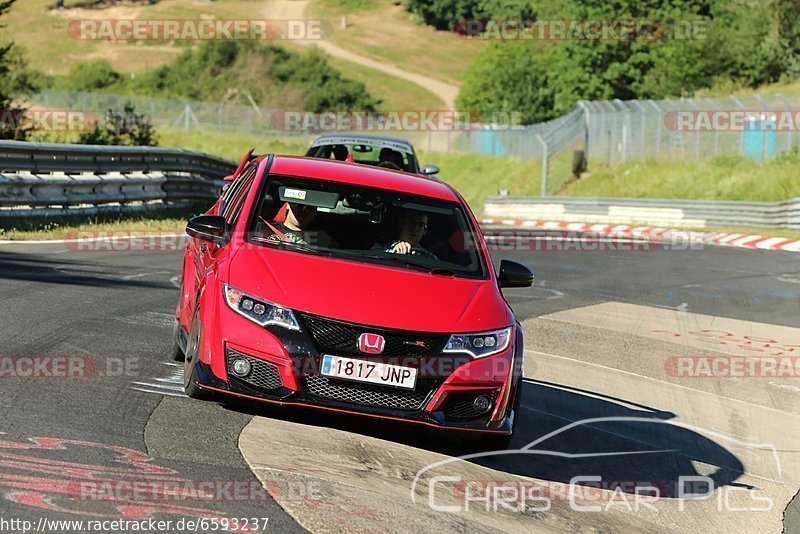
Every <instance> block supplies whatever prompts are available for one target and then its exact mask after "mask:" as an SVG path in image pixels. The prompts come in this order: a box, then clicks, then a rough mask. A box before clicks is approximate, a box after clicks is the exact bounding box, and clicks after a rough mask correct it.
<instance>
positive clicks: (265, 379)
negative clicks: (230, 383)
mask: <svg viewBox="0 0 800 534" xmlns="http://www.w3.org/2000/svg"><path fill="white" fill-rule="evenodd" d="M238 358H242V359H245V360H247V361H249V362H250V365H252V366H253V367H252V369H253V370H252V371H250V374H249V375H247V376H246V377H243V378H242V377H238V376H236V375H234V374H233V360H235V359H238ZM225 359H226V360H227V368H228V378H231V379H233V380H237V381H239V382H243V383H245V384H247V385H248V386H251V387H256V388H259V389H278V388H279V387H281V386H282V385H283V381H282V380H281V373H280V371H278V366H277V365H275V364H273V363H270V362H267V361H264V360H261V359H259V358H254V357H252V356H248V355H247V354H243V353H241V352H239V351H238V350H234V349H232V348H229V347H228V348H226V349H225Z"/></svg>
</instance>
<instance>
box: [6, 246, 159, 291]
mask: <svg viewBox="0 0 800 534" xmlns="http://www.w3.org/2000/svg"><path fill="white" fill-rule="evenodd" d="M3 280H14V281H21V282H38V283H46V284H56V285H72V286H87V287H119V288H126V287H131V288H132V287H137V288H139V287H145V288H159V289H173V286H172V285H171V284H170V283H169V282H152V281H148V280H143V279H130V280H125V279H123V278H120V276H119V267H118V266H114V265H110V264H109V265H107V264H100V263H94V262H90V261H85V260H81V261H72V260H68V259H64V258H54V259H48V258H46V257H43V256H42V255H38V254H26V253H20V252H6V251H2V252H0V281H3Z"/></svg>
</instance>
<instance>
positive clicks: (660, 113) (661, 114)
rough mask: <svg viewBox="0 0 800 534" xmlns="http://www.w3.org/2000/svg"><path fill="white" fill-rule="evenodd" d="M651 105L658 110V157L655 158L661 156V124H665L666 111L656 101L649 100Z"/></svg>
mask: <svg viewBox="0 0 800 534" xmlns="http://www.w3.org/2000/svg"><path fill="white" fill-rule="evenodd" d="M648 102H650V104H651V105H652V106H653V107H654V108H656V155H655V158H656V159H658V156H659V155H660V154H661V123H662V122H664V110H662V109H661V107H660V106H659V105H658V104H657V103H656V102H655V101H654V100H648Z"/></svg>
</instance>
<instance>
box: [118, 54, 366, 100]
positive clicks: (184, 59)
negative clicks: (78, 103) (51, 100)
mask: <svg viewBox="0 0 800 534" xmlns="http://www.w3.org/2000/svg"><path fill="white" fill-rule="evenodd" d="M232 88H235V92H234V93H233V96H234V97H236V98H243V96H242V95H244V94H245V93H248V94H249V95H250V96H252V98H253V99H254V100H255V101H256V102H257V103H259V105H262V106H266V107H271V106H275V107H277V106H280V105H283V102H280V99H284V100H285V99H286V98H287V97H286V95H287V94H292V95H293V98H295V99H299V100H302V104H301V105H302V107H303V108H304V109H306V110H308V111H324V110H367V111H373V110H374V109H375V107H376V106H377V104H378V103H379V101H378V100H376V99H374V98H372V97H370V96H369V94H368V93H367V90H366V87H365V86H364V84H363V83H360V82H356V81H353V80H350V79H347V78H345V77H344V76H342V74H341V73H340V72H339V71H337V70H336V69H334V68H333V67H331V66H330V65H329V64H328V61H327V59H326V58H325V56H324V55H323V54H322V53H321V52H318V51H317V50H315V49H312V50H309V51H304V52H302V53H301V52H294V51H289V50H287V49H285V48H282V47H280V46H276V45H273V44H260V43H252V42H234V41H223V42H207V43H204V44H203V45H201V46H199V47H197V48H196V49H191V50H186V51H185V52H183V53H182V54H181V55H180V56H179V57H178V58H177V59H176V60H175V62H173V63H171V64H169V65H165V66H163V67H161V68H158V69H156V70H154V71H151V72H149V73H146V74H144V75H140V76H137V77H136V79H135V80H129V81H125V82H124V83H122V82H120V83H119V84H117V86H116V89H118V90H122V91H127V92H129V93H131V94H141V95H151V96H159V97H171V98H188V99H193V100H205V101H221V100H225V99H227V98H229V97H231V94H232V93H231V89H232ZM246 102H248V100H243V101H242V103H246ZM276 104H277V105H276Z"/></svg>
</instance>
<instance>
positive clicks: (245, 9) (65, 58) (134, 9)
mask: <svg viewBox="0 0 800 534" xmlns="http://www.w3.org/2000/svg"><path fill="white" fill-rule="evenodd" d="M54 4H55V2H54V0H22V1H20V2H16V3H15V4H14V5H13V7H12V8H11V10H10V11H9V12H8V14H7V16H5V17H4V18H3V23H4V24H7V27H6V28H5V29H4V33H5V34H6V35H7V36H8V38H9V39H11V40H12V41H14V42H16V43H17V44H18V45H19V46H21V47H23V48H24V49H25V56H26V58H27V59H28V61H29V63H30V65H31V67H33V68H35V69H38V70H41V71H43V72H45V73H48V74H64V73H66V72H67V71H69V69H70V68H71V67H72V66H73V65H75V64H76V63H80V62H85V61H90V60H94V59H107V60H108V61H109V63H111V65H112V66H113V67H114V69H115V70H118V71H120V72H124V73H131V72H141V71H143V70H148V69H153V68H155V67H159V66H161V65H164V64H166V63H169V62H170V61H172V60H174V59H175V58H176V57H177V56H178V54H179V53H180V52H181V51H182V50H183V47H182V46H178V45H176V44H175V43H171V42H158V43H154V42H151V43H146V44H144V43H133V42H131V43H124V42H109V41H96V40H79V39H73V38H72V37H70V35H69V33H68V25H69V22H70V21H71V20H80V19H118V20H119V19H134V18H147V19H200V18H206V17H213V18H224V17H228V18H231V17H233V14H237V13H238V14H242V13H252V12H254V10H255V11H256V12H257V11H258V9H259V8H260V7H261V5H262V2H260V1H259V0H225V1H224V2H204V3H201V2H197V1H195V0H162V1H160V2H158V3H156V4H154V5H148V4H146V3H143V4H141V5H138V4H137V5H121V6H116V7H110V8H106V9H62V10H56V9H51V7H52V6H53V5H54ZM66 4H67V6H68V7H69V6H70V5H71V4H72V5H74V4H75V0H67V2H66ZM239 18H246V17H239Z"/></svg>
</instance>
